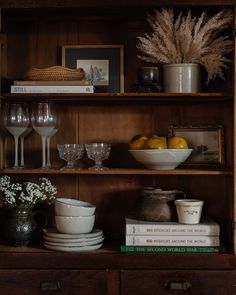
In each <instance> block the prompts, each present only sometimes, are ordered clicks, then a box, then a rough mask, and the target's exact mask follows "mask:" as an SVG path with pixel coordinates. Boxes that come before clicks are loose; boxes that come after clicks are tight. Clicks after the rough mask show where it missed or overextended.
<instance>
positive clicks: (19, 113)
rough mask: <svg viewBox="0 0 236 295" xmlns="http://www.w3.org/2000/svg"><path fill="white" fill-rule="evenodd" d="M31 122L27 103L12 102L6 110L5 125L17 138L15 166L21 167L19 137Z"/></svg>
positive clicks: (16, 167) (15, 167) (15, 138)
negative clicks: (19, 161)
mask: <svg viewBox="0 0 236 295" xmlns="http://www.w3.org/2000/svg"><path fill="white" fill-rule="evenodd" d="M29 123H30V118H29V109H28V106H27V104H25V103H10V104H7V105H6V108H5V110H4V125H5V127H6V129H7V130H8V132H10V133H11V134H12V135H13V136H14V140H15V163H14V166H13V168H14V169H18V168H21V167H20V166H19V163H18V143H19V137H20V136H21V135H22V134H23V133H24V132H25V131H26V130H27V127H28V125H29Z"/></svg>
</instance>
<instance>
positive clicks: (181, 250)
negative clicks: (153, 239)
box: [120, 245, 223, 253]
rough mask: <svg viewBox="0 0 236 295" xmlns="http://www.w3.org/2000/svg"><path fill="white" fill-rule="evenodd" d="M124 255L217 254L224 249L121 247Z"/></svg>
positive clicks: (206, 247) (209, 247) (207, 247)
mask: <svg viewBox="0 0 236 295" xmlns="http://www.w3.org/2000/svg"><path fill="white" fill-rule="evenodd" d="M120 252H122V253H217V252H223V249H222V247H217V246H216V247H214V246H205V247H201V246H198V247H192V246H180V247H179V246H125V245H121V246H120Z"/></svg>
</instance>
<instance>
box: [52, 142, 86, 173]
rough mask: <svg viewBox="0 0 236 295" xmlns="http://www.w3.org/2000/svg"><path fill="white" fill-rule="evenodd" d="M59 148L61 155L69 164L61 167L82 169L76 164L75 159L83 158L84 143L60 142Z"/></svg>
mask: <svg viewBox="0 0 236 295" xmlns="http://www.w3.org/2000/svg"><path fill="white" fill-rule="evenodd" d="M57 149H58V152H59V157H60V158H61V159H62V160H65V161H66V162H67V165H66V166H64V167H62V168H61V169H80V168H79V167H78V166H76V165H75V161H77V160H79V159H81V158H82V157H83V154H84V145H83V144H73V143H72V144H70V143H66V144H58V145H57Z"/></svg>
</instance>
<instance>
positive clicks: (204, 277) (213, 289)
mask: <svg viewBox="0 0 236 295" xmlns="http://www.w3.org/2000/svg"><path fill="white" fill-rule="evenodd" d="M234 285H235V287H234ZM121 294H122V295H130V294H139V295H152V294H153V295H154V294H155V295H157V294H158V295H161V294H164V295H168V294H197V295H209V294H214V295H226V294H227V295H235V294H236V273H235V272H234V271H159V270H158V271H143V270H140V271H137V270H134V271H133V270H130V271H129V270H127V271H122V273H121Z"/></svg>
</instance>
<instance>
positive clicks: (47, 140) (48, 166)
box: [46, 128, 58, 168]
mask: <svg viewBox="0 0 236 295" xmlns="http://www.w3.org/2000/svg"><path fill="white" fill-rule="evenodd" d="M57 131H58V129H57V128H54V129H53V130H52V132H51V133H50V135H48V136H47V138H46V144H47V156H46V157H47V163H46V166H47V168H51V161H50V142H51V138H52V137H53V136H54V135H55V134H56V133H57Z"/></svg>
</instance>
